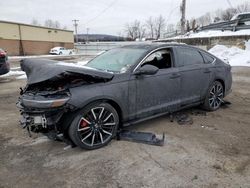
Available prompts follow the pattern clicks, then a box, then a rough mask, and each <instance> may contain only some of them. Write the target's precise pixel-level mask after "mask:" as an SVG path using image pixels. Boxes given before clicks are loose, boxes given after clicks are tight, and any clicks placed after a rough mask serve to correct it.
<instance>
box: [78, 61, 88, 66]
mask: <svg viewBox="0 0 250 188" xmlns="http://www.w3.org/2000/svg"><path fill="white" fill-rule="evenodd" d="M88 62H89V61H87V60H86V61H78V62H77V63H76V64H77V65H80V66H83V65H86V64H87V63H88Z"/></svg>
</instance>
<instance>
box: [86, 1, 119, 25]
mask: <svg viewBox="0 0 250 188" xmlns="http://www.w3.org/2000/svg"><path fill="white" fill-rule="evenodd" d="M117 1H118V0H114V1H112V2H111V3H110V4H109V5H108V6H107V7H106V8H105V9H103V10H102V11H101V12H100V13H99V14H97V15H96V16H95V17H94V18H92V19H90V20H88V21H87V22H86V23H85V24H84V25H86V24H88V23H90V22H92V21H94V20H95V19H97V18H98V17H99V16H101V15H102V14H103V13H105V12H106V11H107V10H108V9H110V8H111V7H112V6H113V5H114V4H115V3H116V2H117Z"/></svg>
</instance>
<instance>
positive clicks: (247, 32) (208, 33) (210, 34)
mask: <svg viewBox="0 0 250 188" xmlns="http://www.w3.org/2000/svg"><path fill="white" fill-rule="evenodd" d="M239 35H250V30H240V31H235V32H233V31H217V30H208V31H201V32H198V33H193V32H189V33H187V34H185V35H179V36H176V37H173V38H168V39H181V38H207V37H222V36H239Z"/></svg>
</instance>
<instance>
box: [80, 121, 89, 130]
mask: <svg viewBox="0 0 250 188" xmlns="http://www.w3.org/2000/svg"><path fill="white" fill-rule="evenodd" d="M87 125H88V123H87V122H86V121H84V120H83V119H82V120H81V122H80V126H81V127H82V128H84V127H86V126H87Z"/></svg>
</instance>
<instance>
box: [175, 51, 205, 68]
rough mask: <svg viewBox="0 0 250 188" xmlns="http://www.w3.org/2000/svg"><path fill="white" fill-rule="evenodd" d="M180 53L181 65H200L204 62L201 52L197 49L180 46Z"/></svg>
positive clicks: (179, 62) (179, 63)
mask: <svg viewBox="0 0 250 188" xmlns="http://www.w3.org/2000/svg"><path fill="white" fill-rule="evenodd" d="M178 54H179V57H178V59H179V61H178V65H179V66H189V65H198V64H202V63H203V62H204V61H203V58H202V56H201V54H200V53H199V52H198V51H197V50H195V49H190V48H178Z"/></svg>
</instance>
